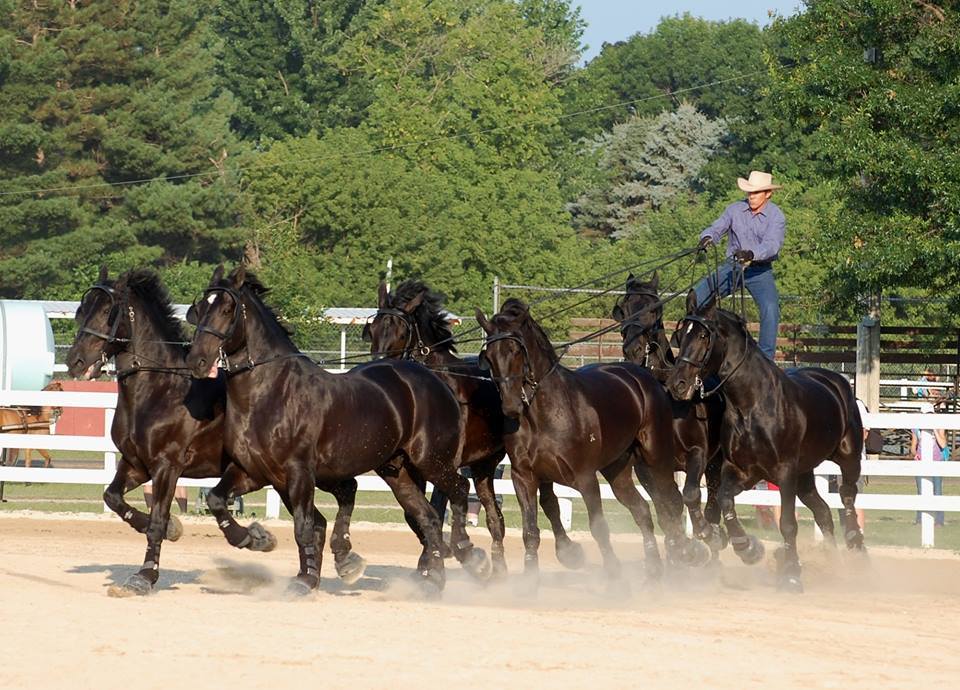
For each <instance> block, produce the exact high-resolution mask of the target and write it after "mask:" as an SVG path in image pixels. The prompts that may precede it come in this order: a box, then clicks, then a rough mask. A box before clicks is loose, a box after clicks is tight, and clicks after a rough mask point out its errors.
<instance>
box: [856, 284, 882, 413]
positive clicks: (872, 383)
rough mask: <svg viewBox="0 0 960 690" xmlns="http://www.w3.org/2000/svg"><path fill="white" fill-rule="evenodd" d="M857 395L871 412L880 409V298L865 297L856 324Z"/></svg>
mask: <svg viewBox="0 0 960 690" xmlns="http://www.w3.org/2000/svg"><path fill="white" fill-rule="evenodd" d="M856 392H857V397H858V398H860V399H861V400H863V402H864V403H865V404H866V406H867V409H868V410H870V411H871V412H879V411H880V300H879V296H877V295H870V296H869V297H868V298H867V313H866V315H864V317H863V319H862V320H861V321H860V323H858V324H857V379H856Z"/></svg>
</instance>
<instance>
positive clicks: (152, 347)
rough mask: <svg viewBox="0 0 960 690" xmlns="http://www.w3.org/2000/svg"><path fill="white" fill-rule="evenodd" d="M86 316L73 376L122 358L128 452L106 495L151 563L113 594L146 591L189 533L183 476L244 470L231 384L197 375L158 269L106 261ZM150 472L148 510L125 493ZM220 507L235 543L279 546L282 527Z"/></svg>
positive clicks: (121, 406) (118, 433) (122, 432)
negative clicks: (229, 410) (227, 449)
mask: <svg viewBox="0 0 960 690" xmlns="http://www.w3.org/2000/svg"><path fill="white" fill-rule="evenodd" d="M76 322H77V334H76V337H75V338H74V341H73V345H72V346H71V347H70V351H69V352H68V353H67V365H68V370H69V372H70V375H71V376H73V377H75V378H76V377H82V378H84V379H91V378H96V377H97V376H99V375H100V374H101V371H102V368H103V365H104V364H105V363H106V362H107V361H108V360H109V359H110V358H111V357H116V362H117V384H118V398H117V410H116V414H115V415H114V418H113V426H112V427H111V430H110V434H111V436H112V438H113V442H114V444H116V446H117V448H118V449H119V451H120V461H119V462H118V464H117V473H116V475H115V476H114V478H113V481H112V482H110V485H109V486H108V487H107V489H106V491H105V492H104V494H103V500H104V502H105V503H106V504H107V505H108V506H110V508H111V509H112V510H113V511H114V512H115V513H116V514H117V515H119V516H120V517H121V519H123V520H124V522H126V523H127V524H129V525H130V526H132V527H133V528H134V529H135V530H137V531H138V532H141V533H143V534H146V536H147V552H146V556H145V557H144V562H143V567H142V568H141V570H140V571H139V572H138V573H135V574H134V575H132V576H130V577H129V578H128V579H127V580H126V582H124V584H123V585H121V586H119V587H113V588H111V590H110V593H111V594H113V595H115V596H124V595H130V594H146V593H148V592H149V591H150V590H151V589H152V587H153V585H155V584H156V582H157V578H158V576H159V569H160V546H161V542H162V540H163V538H164V537H166V538H167V539H169V540H171V541H176V540H177V539H179V538H180V535H181V534H182V533H183V529H182V528H181V526H180V522H179V520H177V518H176V517H174V516H172V515H170V505H171V502H172V500H173V493H174V488H175V487H176V484H177V480H178V479H179V478H180V477H195V478H203V477H219V476H221V475H222V474H223V473H224V472H225V471H238V470H237V469H236V468H234V467H233V466H232V465H230V458H229V457H228V456H227V455H226V454H224V453H223V409H224V402H225V399H226V387H225V384H224V382H223V380H222V379H207V380H204V381H193V380H191V379H190V377H189V375H188V374H187V370H186V367H185V365H184V357H185V355H186V349H185V348H184V346H183V343H184V341H185V335H184V333H183V329H182V327H181V324H180V321H179V319H177V318H176V317H175V316H174V314H173V309H172V306H171V304H170V299H169V297H168V296H167V291H166V290H165V289H164V287H163V286H162V285H161V283H160V281H159V280H158V278H157V276H156V275H155V274H154V273H152V272H150V271H133V272H129V273H125V274H124V275H122V276H121V277H120V278H119V280H117V281H112V280H109V279H108V276H107V271H106V268H103V269H101V271H100V279H99V281H98V282H97V284H96V285H94V286H93V287H91V288H90V289H89V290H87V291H86V292H85V293H84V295H83V298H82V299H81V301H80V306H79V308H78V309H77V314H76ZM228 467H229V468H230V469H229V470H228ZM150 480H153V487H154V494H153V495H154V503H153V508H152V509H151V511H150V514H149V515H146V514H144V513H142V512H140V511H139V510H137V509H135V508H133V507H131V506H130V505H128V504H127V502H126V501H125V500H124V494H126V493H127V492H128V491H130V490H132V489H134V488H136V487H138V486H140V485H141V484H143V483H145V482H147V481H150ZM211 509H212V510H213V513H214V516H215V517H216V519H217V523H218V524H219V525H220V526H221V529H223V531H224V533H225V534H226V536H227V538H228V540H229V541H230V543H231V544H233V545H234V546H237V547H240V548H248V549H251V550H254V551H270V550H272V549H273V548H274V546H276V543H277V542H276V539H274V537H273V535H271V534H270V533H268V532H267V531H266V530H264V529H263V527H261V526H260V525H259V524H257V523H253V524H251V525H250V527H249V528H247V527H241V526H240V525H238V524H237V523H236V522H235V521H234V519H233V517H232V516H231V515H230V513H229V512H228V511H227V510H226V504H224V505H222V506H211Z"/></svg>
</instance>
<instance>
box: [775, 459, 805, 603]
mask: <svg viewBox="0 0 960 690" xmlns="http://www.w3.org/2000/svg"><path fill="white" fill-rule="evenodd" d="M779 485H780V534H781V535H782V536H783V549H782V550H780V551H778V553H777V587H778V588H779V589H782V590H786V591H789V592H802V591H803V583H802V582H801V581H800V557H799V555H798V554H797V504H796V498H797V475H796V473H795V472H792V471H791V472H789V473H788V474H787V475H786V476H784V477H780V482H779Z"/></svg>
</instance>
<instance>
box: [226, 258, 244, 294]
mask: <svg viewBox="0 0 960 690" xmlns="http://www.w3.org/2000/svg"><path fill="white" fill-rule="evenodd" d="M230 277H231V278H232V279H233V289H234V290H239V289H240V286H241V285H243V282H244V281H245V280H246V279H247V266H246V264H240V265H239V266H237V267H236V268H235V269H233V273H232V274H231V275H230Z"/></svg>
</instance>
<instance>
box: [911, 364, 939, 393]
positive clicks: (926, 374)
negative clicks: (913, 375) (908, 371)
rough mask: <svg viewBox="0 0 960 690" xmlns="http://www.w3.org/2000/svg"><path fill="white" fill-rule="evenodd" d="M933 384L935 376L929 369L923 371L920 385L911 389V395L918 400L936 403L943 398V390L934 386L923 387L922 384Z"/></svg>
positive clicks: (935, 379)
mask: <svg viewBox="0 0 960 690" xmlns="http://www.w3.org/2000/svg"><path fill="white" fill-rule="evenodd" d="M931 381H932V382H934V383H936V381H937V375H936V374H934V373H933V371H932V370H931V369H924V370H923V376H921V377H920V382H921V385H919V386H914V387H913V394H914V395H916V396H917V397H918V398H925V399H928V400H934V401H937V400H939V399H940V398H942V397H943V390H942V389H940V388H937V387H936V386H925V385H923V383H924V382H931Z"/></svg>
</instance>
